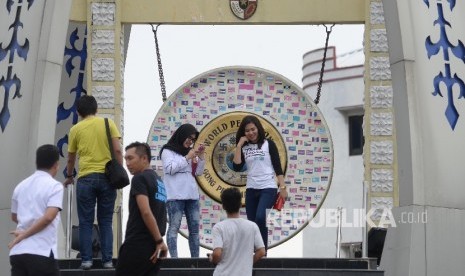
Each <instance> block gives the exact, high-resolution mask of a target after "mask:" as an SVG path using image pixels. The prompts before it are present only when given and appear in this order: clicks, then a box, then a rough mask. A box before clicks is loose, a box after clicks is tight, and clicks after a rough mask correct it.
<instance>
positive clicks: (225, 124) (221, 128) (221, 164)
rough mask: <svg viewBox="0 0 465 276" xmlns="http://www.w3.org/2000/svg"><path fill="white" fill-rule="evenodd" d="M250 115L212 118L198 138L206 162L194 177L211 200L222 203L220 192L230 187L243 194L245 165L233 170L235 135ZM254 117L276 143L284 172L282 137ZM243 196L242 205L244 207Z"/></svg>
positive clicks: (268, 125) (272, 128)
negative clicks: (202, 169) (203, 167)
mask: <svg viewBox="0 0 465 276" xmlns="http://www.w3.org/2000/svg"><path fill="white" fill-rule="evenodd" d="M252 114H253V113H249V112H243V111H233V112H228V113H225V114H223V115H220V116H218V117H216V118H214V119H212V120H211V121H210V122H209V123H208V124H207V125H206V126H205V127H204V128H202V131H201V132H200V135H199V137H198V139H197V141H199V142H200V143H203V144H204V145H205V150H206V156H207V163H206V165H205V170H204V174H203V175H201V176H198V177H197V181H198V183H199V185H200V187H201V188H202V190H203V191H204V192H205V193H206V194H207V195H208V196H210V197H211V198H212V199H214V200H216V201H217V202H219V203H221V198H220V197H221V192H222V191H223V190H225V189H227V188H229V187H236V188H238V189H239V190H240V191H241V193H242V194H243V195H244V194H245V189H246V187H245V185H246V180H247V166H246V165H245V166H244V167H243V168H242V170H241V171H240V172H236V171H234V170H233V162H232V160H233V158H234V151H235V149H236V132H237V130H238V129H239V125H240V123H241V120H242V118H244V117H245V116H247V115H252ZM253 115H255V116H257V117H258V118H259V120H260V122H261V123H262V125H263V128H264V129H265V137H266V138H267V139H271V140H273V141H274V142H275V143H276V146H277V148H278V151H279V155H280V160H281V166H282V169H283V171H286V167H287V152H286V148H285V144H284V141H283V140H282V136H281V135H280V134H279V132H278V130H277V129H276V128H275V127H274V126H273V125H272V124H271V123H270V122H268V121H267V120H266V119H264V118H263V117H261V116H260V115H257V114H253ZM244 200H245V198H244V197H242V203H243V205H244V204H245V201H244Z"/></svg>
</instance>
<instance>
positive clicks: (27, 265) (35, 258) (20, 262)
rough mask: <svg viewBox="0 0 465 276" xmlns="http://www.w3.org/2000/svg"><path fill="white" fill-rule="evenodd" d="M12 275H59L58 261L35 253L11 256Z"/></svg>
mask: <svg viewBox="0 0 465 276" xmlns="http://www.w3.org/2000/svg"><path fill="white" fill-rule="evenodd" d="M10 264H11V276H58V275H60V271H59V270H58V262H57V260H55V258H54V257H53V254H51V256H50V257H45V256H41V255H34V254H20V255H12V256H10Z"/></svg>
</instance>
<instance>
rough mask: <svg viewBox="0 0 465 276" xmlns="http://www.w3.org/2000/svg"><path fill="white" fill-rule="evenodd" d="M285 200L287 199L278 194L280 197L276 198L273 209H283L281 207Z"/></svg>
mask: <svg viewBox="0 0 465 276" xmlns="http://www.w3.org/2000/svg"><path fill="white" fill-rule="evenodd" d="M285 202H286V201H285V200H284V198H282V197H280V196H279V194H278V198H276V202H275V203H274V205H273V209H276V210H278V211H281V209H282V208H283V207H284V203H285Z"/></svg>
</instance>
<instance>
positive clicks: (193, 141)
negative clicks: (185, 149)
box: [187, 136, 197, 143]
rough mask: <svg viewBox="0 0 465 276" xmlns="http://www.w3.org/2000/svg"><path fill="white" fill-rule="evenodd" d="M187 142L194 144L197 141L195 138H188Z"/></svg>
mask: <svg viewBox="0 0 465 276" xmlns="http://www.w3.org/2000/svg"><path fill="white" fill-rule="evenodd" d="M187 140H189V141H191V142H192V143H195V141H197V138H195V137H191V136H188V137H187Z"/></svg>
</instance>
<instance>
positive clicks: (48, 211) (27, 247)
mask: <svg viewBox="0 0 465 276" xmlns="http://www.w3.org/2000/svg"><path fill="white" fill-rule="evenodd" d="M59 158H60V155H59V151H58V148H57V147H56V146H54V145H43V146H40V147H39V148H38V149H37V151H36V167H37V170H36V171H35V172H34V173H33V174H32V175H31V176H29V177H28V178H26V179H24V180H23V181H22V182H21V183H19V184H18V186H16V188H15V190H14V192H13V197H12V199H11V219H12V220H13V221H14V222H15V223H17V227H16V230H14V231H12V232H11V234H13V235H14V239H13V241H11V242H10V243H9V244H8V248H9V249H10V264H11V275H12V276H32V275H34V276H49V275H50V276H52V275H53V276H55V275H59V271H58V264H57V261H56V259H55V257H56V256H57V229H58V228H57V227H58V223H59V221H60V216H58V212H59V211H61V208H62V205H63V185H62V184H61V183H60V182H58V181H56V180H55V179H54V177H55V176H56V174H57V172H58V168H59V166H58V160H59Z"/></svg>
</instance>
